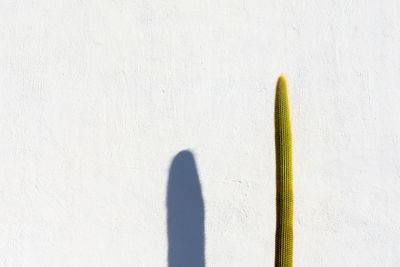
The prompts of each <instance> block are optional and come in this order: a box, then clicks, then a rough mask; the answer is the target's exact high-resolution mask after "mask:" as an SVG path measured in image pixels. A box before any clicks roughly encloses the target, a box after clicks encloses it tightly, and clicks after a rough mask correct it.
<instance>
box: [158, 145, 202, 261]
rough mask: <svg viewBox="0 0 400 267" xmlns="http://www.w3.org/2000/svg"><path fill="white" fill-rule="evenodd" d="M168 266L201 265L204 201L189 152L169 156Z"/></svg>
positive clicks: (194, 164) (167, 201)
mask: <svg viewBox="0 0 400 267" xmlns="http://www.w3.org/2000/svg"><path fill="white" fill-rule="evenodd" d="M166 205H167V230H168V267H188V266H191V267H204V266H205V257H204V254H205V245H204V243H205V240H204V201H203V195H202V192H201V184H200V181H199V175H198V172H197V168H196V162H195V159H194V156H193V153H192V152H190V151H188V150H184V151H181V152H179V153H178V154H177V155H176V156H175V157H174V159H173V160H172V163H171V166H170V169H169V176H168V188H167V200H166Z"/></svg>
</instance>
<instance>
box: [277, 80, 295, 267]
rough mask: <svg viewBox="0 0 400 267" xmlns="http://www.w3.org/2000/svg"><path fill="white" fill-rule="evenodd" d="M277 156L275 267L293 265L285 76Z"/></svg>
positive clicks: (279, 96)
mask: <svg viewBox="0 0 400 267" xmlns="http://www.w3.org/2000/svg"><path fill="white" fill-rule="evenodd" d="M275 153H276V234H275V267H291V266H292V263H293V185H292V184H293V175H292V130H291V125H290V112H289V97H288V89H287V82H286V78H285V76H284V75H281V76H279V79H278V82H277V84H276V95H275Z"/></svg>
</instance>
